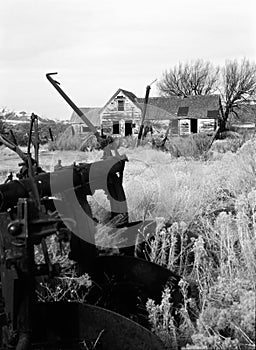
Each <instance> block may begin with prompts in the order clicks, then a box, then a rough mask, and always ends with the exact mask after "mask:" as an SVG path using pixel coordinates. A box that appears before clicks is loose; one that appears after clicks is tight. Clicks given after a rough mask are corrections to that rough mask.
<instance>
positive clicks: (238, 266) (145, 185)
mask: <svg viewBox="0 0 256 350" xmlns="http://www.w3.org/2000/svg"><path fill="white" fill-rule="evenodd" d="M119 151H120V153H124V152H125V153H126V154H127V156H128V158H129V162H128V163H127V165H126V169H125V174H124V188H125V192H126V195H127V201H128V208H129V215H130V220H131V221H134V220H144V219H146V218H153V219H155V218H157V217H162V218H163V221H166V222H168V223H169V226H168V227H162V229H158V230H157V232H156V234H155V240H154V241H153V242H151V253H150V254H151V255H150V257H151V260H152V261H155V262H157V263H160V264H162V265H165V266H167V267H168V268H170V269H172V270H176V271H177V272H179V273H181V274H182V276H183V277H184V278H185V279H187V278H189V279H193V280H194V281H196V282H197V283H198V286H199V290H200V312H199V314H198V315H199V318H198V322H197V323H196V324H192V323H191V321H190V320H189V317H188V313H187V306H188V305H189V304H190V302H191V301H190V300H187V299H186V298H185V303H184V307H183V308H182V310H181V315H182V318H183V323H182V325H181V326H180V327H179V328H177V329H175V328H174V326H173V320H172V319H170V318H168V317H167V315H166V317H167V318H166V319H165V320H167V321H166V322H167V323H166V322H165V323H164V324H163V323H161V322H162V320H163V314H162V315H160V316H159V310H161V306H159V307H158V306H156V305H154V304H152V303H151V304H150V305H149V307H150V312H151V314H150V315H151V319H153V318H154V317H155V318H154V324H153V327H154V329H155V330H156V329H157V331H159V332H160V333H161V335H162V336H163V333H164V332H165V335H166V332H167V333H168V332H169V331H170V332H172V334H171V335H170V334H169V336H168V334H167V335H166V339H167V343H168V342H170V339H171V340H172V339H175V342H177V344H178V343H179V336H180V334H183V336H184V334H185V335H187V339H188V340H189V341H190V343H191V345H187V348H190V349H222V350H226V349H253V348H255V330H254V328H255V327H254V326H255V291H256V285H255V281H256V278H255V277H256V183H255V181H256V141H255V140H251V141H248V142H247V143H245V144H244V145H243V146H242V147H241V148H240V149H239V150H238V151H237V152H236V153H231V152H227V153H225V154H220V153H217V154H213V155H212V157H211V159H210V160H207V161H203V160H193V159H190V160H188V159H186V158H182V157H180V158H178V159H177V158H173V157H172V156H171V155H170V154H167V153H163V152H159V151H156V150H152V149H151V148H149V147H147V146H145V147H143V148H142V147H141V148H138V149H125V148H121V149H120V150H119ZM0 156H1V174H2V177H5V176H6V171H9V170H17V160H18V159H17V157H16V156H15V155H9V154H8V152H7V153H6V151H5V150H3V149H2V150H1V154H0ZM101 156H102V152H98V151H93V152H87V153H83V152H74V151H69V152H67V151H65V152H62V151H56V152H42V157H41V164H42V166H43V167H44V166H45V167H46V169H47V170H52V169H53V166H54V165H55V164H56V163H57V160H58V159H62V162H63V164H64V165H70V164H72V163H73V162H74V161H77V162H90V161H94V160H99V159H100V158H101ZM91 203H92V208H93V212H94V213H95V214H96V213H97V216H98V219H99V220H104V217H105V216H106V215H107V209H109V206H108V202H107V200H106V197H105V195H104V194H103V193H102V192H100V191H99V192H97V193H96V194H95V195H94V197H93V198H92V199H91ZM189 230H190V231H193V232H195V233H198V234H200V236H199V238H197V239H195V240H194V241H192V243H191V245H190V248H189V251H190V252H193V254H194V260H193V262H192V265H191V264H190V266H189V268H188V265H186V259H183V258H182V259H181V258H180V257H181V256H178V257H177V255H176V251H175V242H176V241H175V237H177V236H179V237H180V239H181V252H180V254H181V255H182V254H183V257H185V256H186V255H187V254H188V251H187V250H186V247H187V246H186V235H187V233H188V232H189ZM184 293H185V289H184ZM185 294H186V293H185ZM167 296H168V292H166V293H165V294H164V300H163V305H166V308H165V309H164V312H166V310H167V309H168V310H169V309H170V307H171V305H168V300H166V299H168V297H167ZM169 302H170V301H169ZM192 308H193V306H192ZM196 312H198V310H197V311H196ZM157 317H158V318H157ZM157 322H159V323H157ZM161 324H162V327H161ZM158 326H159V327H160V328H159V327H158ZM173 332H176V333H175V334H174V333H173Z"/></svg>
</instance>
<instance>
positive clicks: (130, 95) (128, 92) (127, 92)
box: [100, 88, 141, 112]
mask: <svg viewBox="0 0 256 350" xmlns="http://www.w3.org/2000/svg"><path fill="white" fill-rule="evenodd" d="M120 92H122V93H123V94H124V95H125V96H126V97H128V98H129V100H131V101H132V102H133V103H134V104H135V105H136V106H137V107H138V108H141V106H140V105H139V104H138V103H137V97H136V96H135V95H134V93H132V92H131V91H127V90H124V89H121V88H119V89H118V90H117V91H116V92H115V93H114V95H113V96H112V97H111V98H110V99H109V100H108V102H107V103H105V105H104V106H103V107H102V108H101V111H100V112H102V111H103V110H104V109H105V108H106V107H107V105H108V104H109V103H110V102H111V101H112V100H113V99H114V98H115V97H116V96H117V95H119V94H120Z"/></svg>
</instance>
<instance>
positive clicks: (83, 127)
mask: <svg viewBox="0 0 256 350" xmlns="http://www.w3.org/2000/svg"><path fill="white" fill-rule="evenodd" d="M82 132H90V128H88V126H82Z"/></svg>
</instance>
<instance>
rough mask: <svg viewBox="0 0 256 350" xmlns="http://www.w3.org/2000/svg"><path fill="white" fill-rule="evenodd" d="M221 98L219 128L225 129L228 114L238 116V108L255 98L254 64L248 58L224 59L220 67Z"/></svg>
mask: <svg viewBox="0 0 256 350" xmlns="http://www.w3.org/2000/svg"><path fill="white" fill-rule="evenodd" d="M222 79H223V81H222V89H221V90H222V100H223V105H224V111H223V116H222V119H221V123H220V127H221V130H222V131H223V130H225V129H226V126H227V121H228V119H229V117H230V115H232V114H234V115H235V116H237V117H238V114H239V110H241V109H243V110H245V108H246V106H248V105H249V104H250V103H251V102H255V100H256V64H255V63H254V62H250V61H249V60H248V59H245V58H244V59H243V60H242V61H241V63H239V62H237V60H233V61H226V64H225V66H224V67H223V68H222Z"/></svg>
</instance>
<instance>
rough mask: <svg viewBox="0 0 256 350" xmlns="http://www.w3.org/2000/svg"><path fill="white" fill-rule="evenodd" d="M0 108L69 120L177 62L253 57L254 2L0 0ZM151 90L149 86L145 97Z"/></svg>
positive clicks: (138, 87)
mask: <svg viewBox="0 0 256 350" xmlns="http://www.w3.org/2000/svg"><path fill="white" fill-rule="evenodd" d="M0 4H1V8H0V13H1V21H0V50H1V52H0V84H1V86H0V108H2V107H7V108H8V109H11V110H15V111H22V110H25V111H27V112H29V113H31V112H34V113H36V114H38V115H40V116H43V117H54V118H58V119H68V118H69V117H70V115H71V112H72V111H71V108H70V107H69V106H68V105H67V104H66V102H65V101H64V100H63V99H62V98H61V97H60V95H59V94H58V93H57V91H55V90H54V88H53V87H52V86H51V85H50V83H49V82H48V81H47V80H46V78H45V74H46V73H47V72H55V71H56V72H58V73H59V74H58V79H57V80H59V81H60V82H61V86H62V88H63V89H64V91H66V92H67V93H68V94H69V95H70V97H71V98H72V99H73V100H74V102H75V103H77V104H78V105H79V106H80V107H101V106H103V105H104V104H105V103H106V101H107V100H108V99H109V98H110V97H111V96H112V95H113V94H114V93H115V92H116V90H117V89H118V88H124V89H126V90H130V91H132V92H133V93H135V94H136V95H137V96H138V97H143V96H144V94H145V88H146V85H147V84H149V83H151V82H152V81H153V80H154V79H155V78H158V79H160V78H161V75H162V73H163V71H164V70H165V69H168V68H170V67H172V66H174V65H175V64H177V63H178V62H179V61H187V60H193V59H196V58H203V59H206V60H210V61H212V62H213V63H215V64H223V63H224V62H225V60H226V59H235V58H236V59H239V60H240V59H241V58H242V57H247V58H249V59H250V60H256V59H255V58H256V20H255V18H256V1H255V0H243V1H241V0H239V1H238V0H214V1H210V0H182V1H177V0H175V1H174V0H157V1H149V0H148V1H146V0H129V1H120V0H119V1H117V0H108V1H104V0H98V1H96V0H0ZM153 95H155V96H156V95H157V89H156V85H155V87H152V90H151V96H153Z"/></svg>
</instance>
